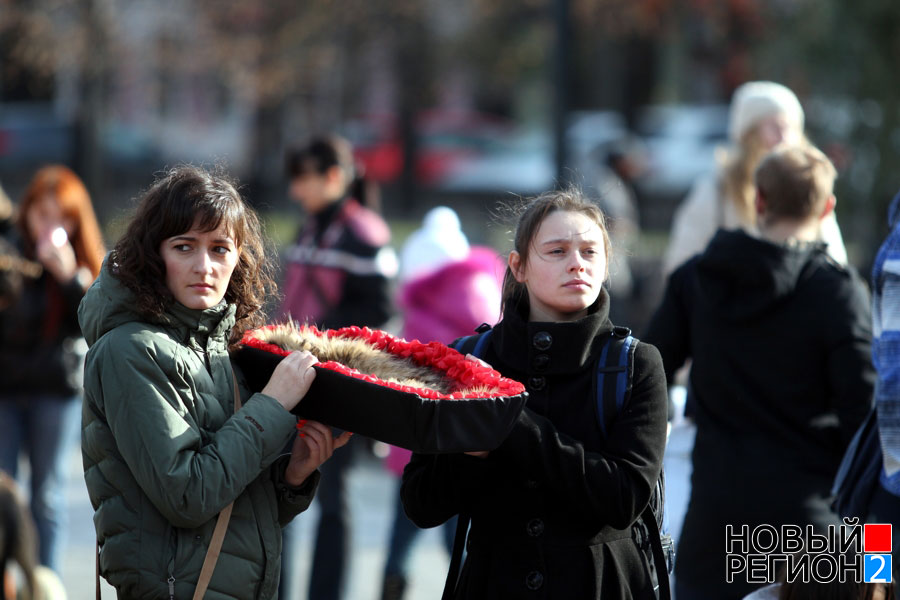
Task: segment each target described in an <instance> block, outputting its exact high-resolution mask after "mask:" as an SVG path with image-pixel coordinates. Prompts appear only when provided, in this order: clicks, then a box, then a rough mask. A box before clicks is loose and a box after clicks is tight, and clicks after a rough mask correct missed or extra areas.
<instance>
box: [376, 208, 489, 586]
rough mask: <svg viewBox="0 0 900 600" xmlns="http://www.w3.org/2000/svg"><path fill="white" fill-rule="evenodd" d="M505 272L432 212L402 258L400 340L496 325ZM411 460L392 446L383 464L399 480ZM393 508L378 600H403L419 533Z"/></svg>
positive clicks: (444, 211)
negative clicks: (401, 323)
mask: <svg viewBox="0 0 900 600" xmlns="http://www.w3.org/2000/svg"><path fill="white" fill-rule="evenodd" d="M503 270H504V264H503V261H502V259H501V258H500V257H499V255H498V254H497V252H496V251H495V250H494V249H492V248H486V247H479V246H474V247H470V246H469V241H468V239H467V238H466V235H465V234H464V233H463V231H462V229H461V227H460V222H459V216H458V215H457V214H456V212H455V211H454V210H453V209H451V208H448V207H446V206H438V207H436V208H433V209H431V210H430V211H428V213H427V214H426V215H425V218H424V219H423V221H422V227H421V228H419V229H417V230H416V231H414V232H413V233H412V234H411V235H410V236H409V238H408V239H407V240H406V243H405V244H404V245H403V249H402V251H401V253H400V278H399V279H400V289H399V292H398V296H399V298H398V304H399V306H400V309H401V311H402V312H403V331H402V333H401V336H402V337H403V338H405V339H407V340H413V339H417V340H419V341H422V342H427V341H432V340H437V341H439V342H442V343H444V344H449V343H450V342H452V341H453V340H455V339H457V338H460V337H463V336H466V335H470V334H472V333H474V331H475V328H476V327H478V326H479V325H481V324H482V323H489V324H493V323H496V322H497V320H498V319H499V318H500V298H501V283H502V274H503ZM411 455H412V452H410V451H409V450H406V449H403V448H397V447H396V446H391V447H390V451H389V454H388V456H387V458H386V460H385V464H386V466H387V467H388V469H389V470H390V471H391V472H393V473H394V474H396V475H397V476H398V477H399V476H400V475H401V474H402V473H403V468H404V467H405V466H406V464H407V463H408V462H409V458H410V456H411ZM397 487H398V488H399V482H398V486H397ZM394 506H395V509H396V511H395V513H394V517H393V526H392V527H391V533H390V542H389V546H388V555H387V561H386V563H385V567H384V581H383V584H382V592H381V600H400V599H401V598H403V594H404V591H405V590H406V587H407V583H408V580H409V563H410V558H411V557H410V554H411V551H412V546H413V544H414V543H415V541H416V538H417V537H418V534H419V532H420V530H419V528H418V527H416V526H415V525H414V524H413V522H412V521H410V520H409V518H408V517H407V516H406V513H404V512H403V505H402V503H401V502H400V499H399V497H398V498H397V500H396V501H395V503H394ZM455 531H456V519H455V518H454V519H451V520H450V521H448V522H447V523H445V524H444V525H443V526H442V532H441V533H442V534H443V539H444V543H445V545H446V547H447V552H448V554H449V553H450V551H451V550H452V549H453V536H454V533H455Z"/></svg>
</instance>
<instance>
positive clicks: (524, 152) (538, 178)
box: [437, 111, 628, 196]
mask: <svg viewBox="0 0 900 600" xmlns="http://www.w3.org/2000/svg"><path fill="white" fill-rule="evenodd" d="M627 134H628V132H627V129H626V127H625V120H624V118H623V117H622V115H621V114H619V113H617V112H614V111H576V112H573V113H571V114H570V116H569V119H568V126H567V129H566V142H567V144H568V153H567V161H566V162H567V165H568V166H567V169H568V172H567V173H566V178H567V179H568V180H570V181H572V182H574V183H575V184H577V185H584V183H585V181H584V179H585V177H586V176H588V174H590V173H592V172H593V165H592V162H593V161H597V160H602V156H600V155H598V150H602V149H603V148H604V147H607V146H609V145H610V144H611V143H612V142H614V141H616V140H620V139H623V138H624V137H626V136H627ZM556 177H557V173H556V159H555V155H554V148H553V139H552V136H551V132H550V131H548V130H546V129H526V130H520V131H517V132H515V133H513V134H511V135H509V136H505V137H503V138H498V139H497V140H495V141H494V143H493V144H492V145H491V146H490V147H488V149H487V150H486V152H485V154H483V155H481V156H473V157H470V158H467V159H464V160H460V161H458V162H457V163H456V164H455V165H453V166H452V167H451V168H450V169H449V170H448V171H447V172H446V173H445V175H444V177H443V179H442V180H441V181H440V182H438V184H437V187H439V188H440V189H441V190H444V191H452V192H473V193H475V192H478V193H480V192H488V193H489V192H511V193H513V194H519V195H522V196H530V195H535V194H539V193H541V192H544V191H546V190H548V189H551V188H553V187H555V185H556Z"/></svg>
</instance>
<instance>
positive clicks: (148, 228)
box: [109, 165, 276, 346]
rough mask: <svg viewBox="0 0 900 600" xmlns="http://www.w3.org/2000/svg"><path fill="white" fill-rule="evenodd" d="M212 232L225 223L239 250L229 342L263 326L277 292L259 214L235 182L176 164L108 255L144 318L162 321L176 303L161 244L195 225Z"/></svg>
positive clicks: (228, 295)
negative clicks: (266, 309) (267, 304)
mask: <svg viewBox="0 0 900 600" xmlns="http://www.w3.org/2000/svg"><path fill="white" fill-rule="evenodd" d="M195 223H196V225H197V227H199V228H200V229H201V230H202V231H204V232H206V231H213V230H214V229H217V228H218V227H219V226H220V224H222V223H224V224H225V226H226V228H227V229H228V230H229V231H230V233H231V235H232V236H233V237H234V241H235V244H236V245H237V247H238V248H239V249H240V256H239V258H238V263H237V265H236V266H235V268H234V272H233V273H232V274H231V280H230V281H229V283H228V289H227V290H226V292H225V301H226V302H228V303H230V304H234V305H236V309H237V310H236V311H235V316H236V322H235V325H234V327H233V328H232V331H231V336H230V338H229V344H230V345H231V346H233V345H235V344H236V343H237V342H238V341H239V340H240V338H241V336H242V335H243V333H244V331H246V330H247V329H251V328H254V327H258V326H260V325H262V324H263V323H264V319H265V317H264V315H263V313H262V310H261V309H262V307H263V305H264V304H265V302H266V301H267V299H268V298H270V297H271V296H273V295H274V294H275V292H276V285H275V281H274V279H273V277H272V273H273V266H272V262H271V260H270V259H269V252H268V248H267V242H266V241H265V238H264V237H263V233H262V226H261V225H260V222H259V218H258V217H257V216H256V212H255V211H254V210H253V209H252V208H250V207H249V206H248V205H247V204H246V203H245V202H244V200H243V199H242V198H241V195H240V194H239V193H238V191H237V188H236V186H235V184H234V183H232V181H231V180H230V179H229V178H228V177H227V176H225V175H224V174H222V173H220V172H218V171H216V172H213V173H210V172H208V171H206V170H204V169H200V168H197V167H193V166H184V165H183V166H178V167H175V168H173V169H171V170H169V171H168V172H166V173H165V174H164V175H163V176H162V177H160V178H158V179H157V181H156V182H155V183H154V184H153V185H152V186H151V187H150V189H149V190H147V191H146V192H145V193H144V195H143V197H142V198H141V199H140V202H139V203H138V206H137V210H136V211H135V214H134V218H133V219H132V220H131V223H130V224H129V225H128V228H127V230H126V231H125V233H124V235H123V236H122V238H121V239H120V240H119V242H118V243H117V244H116V247H115V249H114V250H113V251H112V254H111V256H110V263H109V264H110V265H112V269H111V272H112V274H113V275H114V276H115V277H116V278H117V279H118V280H119V281H121V282H122V283H123V284H124V285H125V286H126V287H127V288H128V289H130V290H131V291H132V292H133V293H134V295H135V297H136V303H137V310H138V312H140V313H141V314H142V315H143V316H145V317H149V318H152V319H154V320H159V319H161V318H162V316H163V313H164V312H165V311H166V309H168V308H169V306H171V305H172V303H173V302H174V301H175V299H174V297H173V296H172V292H171V291H169V289H168V287H166V269H165V263H164V262H163V259H162V256H161V255H160V253H159V247H160V244H161V243H162V242H163V240H166V239H168V238H170V237H172V236H176V235H179V234H182V233H184V232H186V231H190V230H191V229H192V228H193V227H194V225H195Z"/></svg>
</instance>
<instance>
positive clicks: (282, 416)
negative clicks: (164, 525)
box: [86, 333, 296, 527]
mask: <svg viewBox="0 0 900 600" xmlns="http://www.w3.org/2000/svg"><path fill="white" fill-rule="evenodd" d="M124 335H126V336H128V337H129V338H130V339H120V340H117V342H116V343H111V342H112V340H111V339H110V336H107V337H106V338H104V339H103V340H101V342H99V343H98V344H97V345H96V346H95V347H94V348H93V349H92V354H94V356H93V357H92V361H91V362H93V363H94V368H97V369H98V370H99V373H98V374H99V377H97V378H94V380H93V381H92V382H91V383H89V384H88V385H89V386H93V385H98V386H99V388H100V389H87V390H86V392H87V393H88V394H89V395H90V396H91V397H92V398H93V401H94V402H96V403H98V404H100V405H101V410H102V412H103V414H104V415H105V418H106V421H107V423H108V425H109V428H110V430H111V431H112V434H113V437H114V438H115V440H116V445H117V448H118V451H119V452H120V453H121V455H122V458H123V459H124V461H125V463H126V464H127V466H128V469H129V470H130V472H131V474H132V475H133V477H134V478H135V480H136V482H137V484H138V485H139V486H140V488H141V489H142V491H143V492H144V493H145V494H146V495H147V496H148V497H149V498H150V501H151V502H152V503H153V505H154V506H155V507H156V508H157V510H159V511H160V513H162V514H163V516H165V518H166V519H167V520H168V521H169V522H171V523H172V524H173V525H175V526H177V527H197V526H199V525H201V524H202V523H204V522H206V521H208V520H209V519H211V518H212V517H214V516H215V515H216V514H217V513H218V512H219V511H220V510H222V508H224V507H225V506H226V505H227V504H228V503H229V502H231V501H233V500H234V499H235V498H236V497H237V496H238V495H240V493H241V492H242V491H243V490H244V489H245V488H246V487H247V485H248V484H249V483H250V482H251V481H253V480H254V479H255V478H256V477H258V476H259V475H260V473H262V471H263V470H265V469H266V468H267V467H269V466H270V465H271V464H272V462H273V461H275V459H276V458H277V457H278V456H279V454H280V452H281V450H282V449H283V448H284V446H285V444H286V442H287V440H288V439H289V438H290V435H291V434H292V432H293V431H294V424H295V422H296V420H295V418H294V417H293V416H292V415H291V414H290V413H289V412H287V411H286V410H284V408H283V407H282V406H281V405H279V404H278V402H276V401H275V399H273V398H271V397H269V396H267V395H264V394H259V393H258V394H254V395H253V396H251V397H250V398H249V399H248V400H247V401H246V402H245V404H244V405H243V407H242V408H241V409H240V410H239V411H238V412H237V413H235V414H234V415H232V416H231V417H230V418H229V419H228V420H227V421H226V422H225V424H224V425H223V426H222V427H221V428H220V429H219V430H218V431H215V432H213V433H211V434H207V435H206V438H207V439H205V440H204V439H203V438H202V436H201V432H200V429H199V427H198V426H197V424H196V423H195V422H194V420H193V418H192V417H191V415H190V412H189V411H187V410H186V409H185V406H184V404H183V403H182V401H181V400H180V398H179V394H178V391H177V390H176V389H175V386H174V384H173V383H172V382H171V381H170V380H169V378H168V377H167V376H166V372H167V371H168V370H170V369H174V366H173V365H172V364H171V361H172V358H171V357H170V356H167V355H166V353H163V352H159V349H158V348H156V347H155V346H154V345H152V344H149V343H147V342H146V340H145V339H144V338H142V337H141V336H140V335H139V334H135V333H131V334H124ZM103 342H108V343H103Z"/></svg>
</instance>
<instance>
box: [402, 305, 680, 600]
mask: <svg viewBox="0 0 900 600" xmlns="http://www.w3.org/2000/svg"><path fill="white" fill-rule="evenodd" d="M519 308H522V307H521V306H520V307H519ZM595 308H596V310H595V311H594V312H592V314H589V315H588V316H586V317H584V318H582V319H579V320H577V321H573V322H565V323H563V322H559V323H541V322H530V321H528V320H527V316H526V315H525V314H523V313H522V312H520V310H518V309H517V308H512V309H508V310H507V312H506V314H505V315H504V318H503V320H502V321H501V322H500V323H499V324H498V325H497V327H496V328H495V329H494V334H493V336H492V337H491V340H490V343H489V344H488V347H487V348H486V350H485V353H484V360H485V361H487V362H488V363H489V364H491V365H492V366H493V367H494V368H495V369H497V370H498V371H499V372H500V373H502V374H503V375H504V376H506V377H511V378H513V379H517V380H519V381H522V382H524V383H525V384H526V386H527V389H528V392H529V397H528V404H527V405H526V408H525V409H524V410H523V411H522V412H521V413H520V415H519V418H518V420H517V422H516V424H515V425H514V426H513V429H512V431H511V432H510V434H509V435H508V436H507V438H506V440H505V441H504V442H503V443H502V444H501V445H500V446H499V447H498V448H497V449H495V450H493V451H491V452H490V454H489V455H488V456H487V458H484V459H482V458H475V457H472V456H468V455H465V454H442V455H425V454H413V457H412V460H411V461H410V463H409V465H407V467H406V469H405V471H404V473H403V484H402V486H401V489H400V497H401V499H402V501H403V507H404V509H405V510H406V514H407V515H408V516H409V518H410V519H411V520H412V521H413V522H414V523H415V524H416V525H418V526H419V527H434V526H437V525H439V524H441V523H443V522H445V521H446V520H447V519H449V518H450V517H452V516H453V515H455V514H458V513H465V514H468V515H470V516H471V518H472V522H471V529H470V532H469V538H468V543H467V545H466V549H467V551H468V557H467V558H466V561H465V564H464V566H463V569H462V573H461V575H460V579H459V584H458V588H457V591H456V595H455V596H454V597H456V598H466V599H469V600H473V599H480V598H484V599H487V598H504V599H514V598H579V599H584V598H604V599H614V598H621V599H626V598H640V599H649V598H653V597H654V594H653V591H652V589H650V579H649V575H648V572H647V561H646V558H645V556H644V554H643V553H642V552H641V550H640V548H639V547H638V545H637V544H636V543H635V541H634V540H633V539H632V524H633V523H634V522H635V520H636V519H637V518H638V517H639V515H640V514H641V512H642V511H643V510H644V508H645V507H646V506H647V502H648V500H649V499H650V494H651V490H652V489H653V486H654V485H655V484H656V481H657V478H658V477H659V472H660V468H661V466H662V456H663V451H664V449H665V431H666V387H665V380H664V377H663V371H662V364H661V361H660V357H659V353H658V352H657V351H656V349H655V348H653V346H651V345H649V344H644V343H639V344H638V345H637V347H636V350H635V354H634V374H633V377H632V383H633V388H632V391H631V396H630V398H629V399H628V400H627V402H626V404H625V405H624V407H623V409H622V412H621V413H619V414H618V415H617V418H616V421H615V422H614V425H613V427H612V428H611V429H610V431H609V433H608V435H607V437H606V438H604V437H603V435H602V434H601V432H600V428H599V426H598V425H597V420H596V396H595V390H594V389H593V384H594V372H595V369H596V366H597V360H598V359H599V357H600V353H601V352H602V349H603V345H604V343H605V341H606V339H607V337H608V336H609V334H610V332H611V331H612V323H610V321H609V318H608V311H609V296H608V295H607V293H606V292H605V291H603V292H601V295H600V299H599V301H598V303H597V304H596V305H595Z"/></svg>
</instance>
